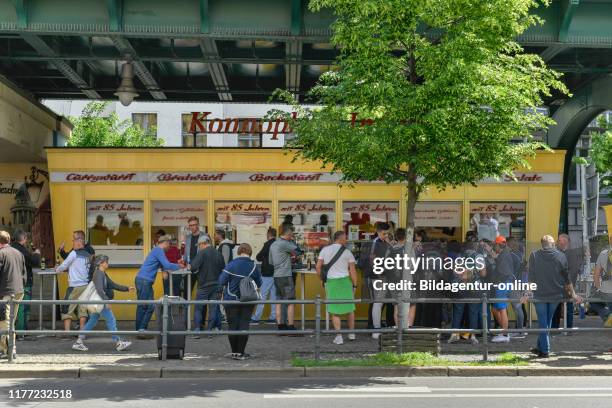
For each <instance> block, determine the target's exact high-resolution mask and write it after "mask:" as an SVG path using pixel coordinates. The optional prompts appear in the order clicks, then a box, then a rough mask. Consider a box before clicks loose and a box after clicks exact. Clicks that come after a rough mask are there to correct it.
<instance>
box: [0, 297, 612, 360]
mask: <svg viewBox="0 0 612 408" xmlns="http://www.w3.org/2000/svg"><path fill="white" fill-rule="evenodd" d="M512 300H518V299H508V298H503V299H498V298H488V297H487V296H486V295H485V296H483V297H481V298H465V299H461V298H418V299H410V300H409V301H406V302H405V301H402V300H397V299H377V300H376V301H374V300H368V299H347V300H324V299H321V296H320V295H317V297H316V298H315V299H305V300H299V299H296V300H259V301H253V302H240V301H229V300H183V299H180V300H177V299H173V298H171V297H168V296H164V297H162V298H161V299H159V300H37V299H32V300H16V299H15V298H14V296H12V297H11V298H10V299H9V300H4V301H0V304H6V305H7V307H8V308H9V327H8V330H6V329H5V330H0V334H1V335H8V348H7V354H8V361H9V362H12V361H13V352H12V351H13V349H14V346H15V344H14V339H13V337H14V335H22V334H23V335H25V334H27V335H57V334H60V333H63V332H61V331H58V330H54V329H53V330H41V329H39V330H16V329H15V322H14V320H15V312H16V306H17V307H18V306H19V305H41V306H42V305H52V306H53V307H55V306H56V305H60V304H65V305H73V304H76V305H90V304H95V305H100V304H104V305H132V306H138V305H152V306H155V305H161V309H162V315H161V319H162V327H161V329H160V330H145V331H143V330H114V331H110V330H87V331H84V330H71V331H70V332H68V333H70V334H71V335H77V334H88V335H137V334H148V335H158V336H161V352H162V353H161V357H162V360H166V359H167V350H168V336H169V335H190V334H196V333H197V334H198V335H213V336H220V335H288V334H290V335H314V337H315V342H314V357H315V359H316V360H319V359H320V355H321V335H322V334H351V333H352V334H371V333H397V350H399V351H400V352H401V351H402V350H403V340H404V339H403V334H405V333H430V334H442V333H458V332H461V333H470V334H480V335H482V342H481V345H482V360H483V361H487V360H488V356H489V339H488V337H489V335H492V334H496V333H538V334H539V333H543V332H546V333H563V332H572V333H581V332H599V331H611V332H612V327H581V328H567V327H566V319H567V316H566V313H567V307H565V304H566V303H567V302H573V300H572V299H561V300H545V299H529V300H528V306H529V307H528V309H529V310H528V313H527V314H528V322H529V327H528V328H517V329H510V328H508V329H493V328H489V327H488V326H489V304H492V303H511V302H512ZM551 302H554V303H563V304H564V307H563V313H564V319H563V321H564V327H563V328H538V329H533V328H531V321H532V310H531V305H532V304H534V303H551ZM584 302H585V303H586V302H591V303H592V302H597V303H607V302H608V300H606V299H599V298H590V299H584ZM370 303H388V304H394V305H398V312H399V313H398V325H397V327H391V328H389V327H387V328H373V329H340V330H327V329H323V330H322V329H321V306H322V305H328V304H370ZM419 303H437V304H456V303H457V304H465V303H473V304H474V303H475V304H480V305H481V310H480V316H481V320H482V327H481V328H480V329H467V328H444V329H442V328H421V327H404V322H405V321H406V315H405V312H406V310H407V308H406V307H405V306H406V305H409V304H419ZM258 304H271V305H276V304H281V305H283V304H287V305H289V304H294V305H314V307H315V328H314V329H303V330H291V331H290V332H287V331H285V330H251V329H249V330H201V331H197V332H195V331H192V330H189V329H187V330H180V331H175V330H168V328H169V326H168V317H169V316H168V312H169V308H170V307H171V306H172V305H184V306H186V307H187V308H190V307H191V306H192V305H226V306H231V305H253V306H255V305H258ZM157 318H160V316H157Z"/></svg>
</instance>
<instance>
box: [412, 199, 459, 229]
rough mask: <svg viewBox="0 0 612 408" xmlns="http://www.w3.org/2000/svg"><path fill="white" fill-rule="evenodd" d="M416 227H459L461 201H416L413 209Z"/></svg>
mask: <svg viewBox="0 0 612 408" xmlns="http://www.w3.org/2000/svg"><path fill="white" fill-rule="evenodd" d="M414 225H415V226H416V227H417V228H418V227H461V203H439V202H418V203H416V206H415V209H414Z"/></svg>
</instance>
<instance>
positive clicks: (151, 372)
mask: <svg viewBox="0 0 612 408" xmlns="http://www.w3.org/2000/svg"><path fill="white" fill-rule="evenodd" d="M93 377H98V378H160V377H161V368H151V367H132V366H129V367H122V366H108V367H106V366H104V367H81V368H80V370H79V378H93Z"/></svg>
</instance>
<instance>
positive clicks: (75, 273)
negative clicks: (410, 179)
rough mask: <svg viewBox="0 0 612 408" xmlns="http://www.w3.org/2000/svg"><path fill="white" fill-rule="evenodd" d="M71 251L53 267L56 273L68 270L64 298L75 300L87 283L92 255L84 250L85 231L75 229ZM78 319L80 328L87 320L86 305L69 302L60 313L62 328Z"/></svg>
mask: <svg viewBox="0 0 612 408" xmlns="http://www.w3.org/2000/svg"><path fill="white" fill-rule="evenodd" d="M72 249H73V250H72V251H71V252H70V253H69V254H68V257H67V258H66V259H65V260H64V262H62V263H61V265H59V266H57V268H56V269H55V270H56V271H57V272H58V273H59V272H64V271H66V270H67V271H68V289H67V291H66V297H65V298H66V299H68V300H77V299H78V298H79V296H81V294H82V293H83V292H84V291H85V288H86V287H87V284H88V283H89V267H90V264H91V257H92V255H91V254H90V253H89V252H88V251H87V250H85V233H84V232H83V231H75V232H74V235H73V239H72ZM77 318H78V320H79V325H80V327H81V330H83V327H84V326H85V322H86V321H87V305H76V304H71V305H70V306H69V307H68V310H67V312H66V313H62V320H63V321H64V330H66V331H69V330H70V322H71V321H72V320H77Z"/></svg>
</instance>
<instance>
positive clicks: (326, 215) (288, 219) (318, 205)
mask: <svg viewBox="0 0 612 408" xmlns="http://www.w3.org/2000/svg"><path fill="white" fill-rule="evenodd" d="M284 223H289V224H292V225H293V227H294V228H295V242H296V243H297V245H298V246H299V247H300V248H302V249H304V251H306V256H305V258H306V259H305V263H308V262H310V263H311V264H312V263H314V262H316V259H317V258H316V255H317V254H318V252H319V250H320V249H321V248H323V247H324V246H326V245H328V244H330V243H331V234H332V232H333V229H334V228H335V225H336V205H335V203H334V202H333V201H328V202H312V201H308V202H304V201H281V202H279V203H278V226H279V234H280V232H281V231H280V229H281V226H282V224H284Z"/></svg>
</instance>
